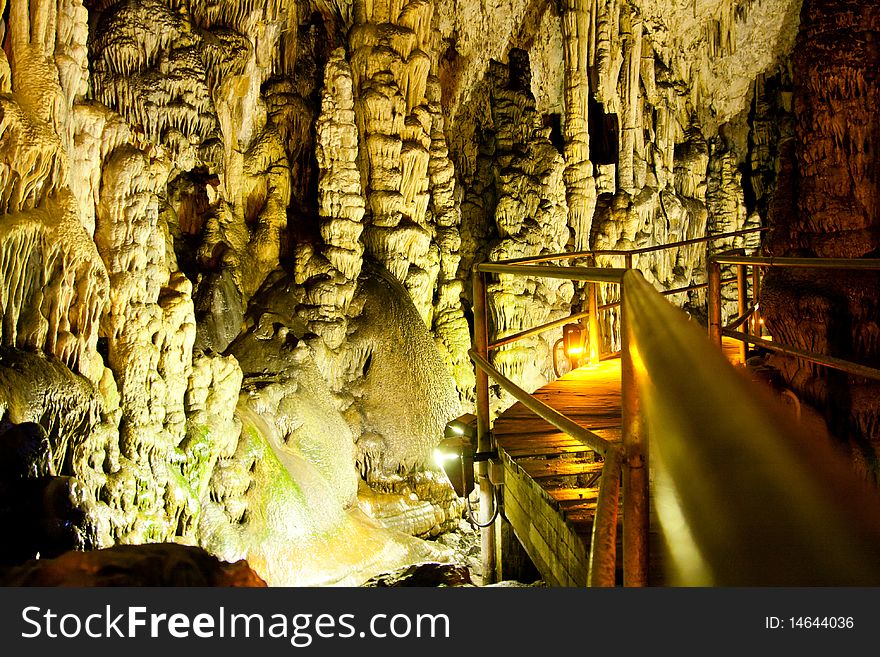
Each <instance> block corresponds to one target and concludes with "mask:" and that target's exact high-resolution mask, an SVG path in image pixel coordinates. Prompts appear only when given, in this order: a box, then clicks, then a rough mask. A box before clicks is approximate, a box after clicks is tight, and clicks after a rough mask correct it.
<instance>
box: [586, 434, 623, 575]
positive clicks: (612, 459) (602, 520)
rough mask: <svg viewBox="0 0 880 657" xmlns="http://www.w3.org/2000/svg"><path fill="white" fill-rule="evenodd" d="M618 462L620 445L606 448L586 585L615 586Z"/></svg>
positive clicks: (618, 489) (618, 485)
mask: <svg viewBox="0 0 880 657" xmlns="http://www.w3.org/2000/svg"><path fill="white" fill-rule="evenodd" d="M621 459H622V456H621V449H620V447H619V446H614V447H613V448H611V449H609V450H608V453H607V454H606V455H605V465H604V467H603V468H602V481H601V483H600V484H599V499H598V500H596V516H595V518H594V519H593V535H592V537H591V539H590V563H589V574H588V575H587V583H588V584H589V586H614V585H615V584H616V583H617V581H616V577H615V571H616V568H617V507H618V503H619V500H620V466H621Z"/></svg>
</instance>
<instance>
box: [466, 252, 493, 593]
mask: <svg viewBox="0 0 880 657" xmlns="http://www.w3.org/2000/svg"><path fill="white" fill-rule="evenodd" d="M483 276H484V274H482V273H480V272H479V271H478V270H477V268H476V267H475V268H474V273H473V277H472V280H473V288H472V292H473V301H474V306H473V307H474V344H473V348H474V351H475V352H476V353H477V354H478V355H479V356H481V357H482V358H484V359H486V358H488V353H489V330H488V324H487V322H486V282H485V279H484V278H483ZM476 393H477V451H478V452H489V451H491V450H492V435H491V433H490V432H489V375H488V374H487V373H486V372H485V371H484V370H482V369H481V368H479V367H477V368H476ZM476 475H477V484H478V485H479V487H480V525H486V526H484V527H482V528H481V529H480V556H481V557H482V562H483V583H484V584H493V583H495V582H496V580H497V568H496V563H497V562H496V558H495V544H496V540H495V538H496V537H495V523H494V522H491V520H492V518H493V516H494V514H495V491H494V486H493V485H492V482H491V481H490V480H489V464H488V462H487V461H478V462H477V464H476Z"/></svg>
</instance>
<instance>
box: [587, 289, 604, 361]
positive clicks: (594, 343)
mask: <svg viewBox="0 0 880 657" xmlns="http://www.w3.org/2000/svg"><path fill="white" fill-rule="evenodd" d="M587 297H588V303H589V312H590V314H589V316H588V318H587V319H588V324H587V330H588V333H589V336H590V365H598V364H599V351H600V348H601V339H600V338H599V301H598V299H597V289H596V283H588V284H587Z"/></svg>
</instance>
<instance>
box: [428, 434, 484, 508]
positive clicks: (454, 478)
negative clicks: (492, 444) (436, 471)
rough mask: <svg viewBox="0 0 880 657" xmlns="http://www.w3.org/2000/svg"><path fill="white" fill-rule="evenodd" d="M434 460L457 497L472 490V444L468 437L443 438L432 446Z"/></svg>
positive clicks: (464, 495) (465, 495) (463, 495)
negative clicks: (447, 478)
mask: <svg viewBox="0 0 880 657" xmlns="http://www.w3.org/2000/svg"><path fill="white" fill-rule="evenodd" d="M434 461H435V462H436V463H437V465H438V466H440V467H441V468H443V472H445V473H446V476H447V477H449V483H451V484H452V488H453V489H454V490H455V494H456V495H458V496H459V497H467V496H468V495H470V494H471V491H473V490H474V446H473V444H472V443H471V441H470V439H469V438H466V437H464V436H457V437H453V438H444V439H443V440H441V441H440V443H439V444H438V445H437V447H435V448H434Z"/></svg>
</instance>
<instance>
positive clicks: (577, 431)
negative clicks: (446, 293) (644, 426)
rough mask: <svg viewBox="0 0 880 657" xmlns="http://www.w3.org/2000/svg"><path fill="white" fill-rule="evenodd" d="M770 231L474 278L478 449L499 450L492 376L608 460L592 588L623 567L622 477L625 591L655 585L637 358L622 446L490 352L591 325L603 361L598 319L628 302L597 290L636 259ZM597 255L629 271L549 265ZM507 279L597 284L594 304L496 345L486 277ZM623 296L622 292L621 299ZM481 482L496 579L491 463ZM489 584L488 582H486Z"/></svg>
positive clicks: (494, 266)
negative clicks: (492, 420) (619, 560)
mask: <svg viewBox="0 0 880 657" xmlns="http://www.w3.org/2000/svg"><path fill="white" fill-rule="evenodd" d="M763 230H766V229H764V228H751V229H746V230H740V231H733V232H729V233H721V234H715V235H707V236H705V237H700V238H694V239H688V240H682V241H680V242H674V243H670V244H664V245H659V246H651V247H644V248H640V249H634V250H631V251H621V250H596V251H581V252H575V253H562V254H551V255H544V256H538V257H532V258H518V259H514V260H507V261H503V262H484V263H480V264H478V265H476V266H475V267H474V272H473V309H474V342H473V348H472V349H471V350H470V352H469V355H470V357H471V360H473V361H474V364H475V365H476V398H477V450H478V451H485V452H490V451H492V450H493V449H494V445H493V439H492V435H491V432H490V431H489V377H490V376H491V377H492V379H493V380H494V381H496V382H497V383H498V384H499V385H500V386H501V387H502V388H503V389H504V390H506V391H507V392H508V393H510V394H511V395H512V396H513V397H514V398H515V399H517V400H518V401H520V402H521V403H522V404H523V405H524V406H525V407H526V408H528V409H529V410H530V411H532V412H533V413H535V414H536V415H538V416H539V417H541V418H543V419H544V420H546V421H547V422H549V423H550V424H552V425H553V426H555V427H556V428H558V429H559V430H560V431H563V432H565V433H567V434H568V435H569V436H571V437H572V438H574V439H575V440H578V441H580V442H581V443H582V444H584V445H586V446H588V447H589V448H590V449H593V450H595V451H596V452H597V453H599V454H600V455H602V456H604V457H605V465H604V467H603V476H602V478H601V483H600V491H599V498H598V500H597V506H596V512H595V516H594V524H593V535H592V538H591V549H590V564H589V576H588V580H589V583H590V584H591V585H597V586H612V585H613V584H614V580H615V563H616V556H617V555H616V539H615V536H616V531H617V521H618V515H617V513H618V512H617V509H618V504H619V501H620V499H619V498H620V491H621V487H620V478H621V476H622V477H623V491H624V495H623V514H624V523H623V526H624V532H623V533H624V535H623V563H624V569H623V570H624V584H625V585H628V586H643V585H645V584H646V582H647V568H648V554H647V540H648V539H647V536H648V475H647V465H646V463H647V459H646V454H645V451H644V449H643V444H642V437H641V436H642V434H643V431H641V429H640V426H641V425H640V420H639V401H638V396H637V395H636V394H633V390H632V386H631V385H629V384H628V383H627V382H629V381H631V380H632V378H633V374H632V365H631V362H630V354H629V352H628V350H627V349H626V346H625V344H624V345H622V350H621V368H622V370H621V371H622V374H621V376H622V384H621V386H622V400H621V404H622V423H623V427H622V428H623V441H622V444H618V443H612V442H609V441H607V440H605V439H604V438H601V437H600V436H598V435H597V434H595V433H593V432H591V431H589V430H587V429H585V428H583V427H581V426H580V425H578V424H577V423H575V422H572V421H571V420H569V419H568V418H567V417H565V416H564V415H562V414H560V413H559V412H557V411H556V410H555V409H553V408H551V407H550V406H548V405H546V404H544V403H542V402H540V401H539V400H537V399H536V398H534V397H533V396H531V395H530V394H529V393H527V392H526V391H525V390H523V389H522V388H520V387H519V386H517V385H516V384H515V383H514V382H512V381H511V380H509V379H508V378H507V377H505V376H504V375H503V374H502V373H501V372H500V371H498V370H497V369H496V368H495V367H493V366H492V364H491V363H490V362H489V352H490V351H492V350H494V349H498V348H500V347H502V346H505V345H508V344H511V343H513V342H515V341H517V340H521V339H523V338H526V337H530V336H533V335H536V334H538V333H542V332H544V331H547V330H550V329H552V328H555V327H559V326H561V325H563V324H565V323H568V322H571V321H573V320H584V319H586V320H587V324H588V326H587V329H588V330H587V334H588V335H589V347H588V350H587V351H588V353H589V361H590V362H591V363H595V362H598V360H599V355H600V354H599V345H600V342H601V340H600V336H599V320H598V313H599V312H600V311H602V310H607V309H610V308H614V307H618V306H621V302H620V301H617V302H613V303H609V304H604V305H602V306H600V305H599V304H598V303H597V288H596V285H597V284H602V283H605V284H609V283H610V284H618V285H619V284H621V283H622V281H623V275H624V274H625V273H626V272H627V271H628V270H630V269H631V268H632V264H633V256H634V255H640V254H647V253H653V252H657V251H662V250H666V249H673V248H680V247H682V246H689V245H694V244H702V243H706V242H710V241H713V240H719V239H728V238H733V237H737V236H742V235H748V234H753V233H758V232H761V231H763ZM597 255H610V256H615V255H617V256H623V257H624V264H625V265H626V267H625V268H623V269H619V268H608V267H579V266H570V267H562V266H558V265H547V264H543V263H547V262H551V261H554V260H559V261H567V260H572V259H584V258H590V257H595V256H597ZM488 274H507V275H514V276H515V275H521V276H533V277H547V278H558V279H565V280H570V281H580V282H585V283H587V284H588V285H589V287H588V290H587V299H588V304H589V309H588V310H587V311H586V312H581V313H576V314H574V315H570V316H568V317H565V318H563V319H558V320H553V321H551V322H547V323H545V324H542V325H540V326H537V327H534V328H531V329H527V330H525V331H521V332H519V333H516V334H515V335H509V336H505V337H503V338H501V339H498V340H495V341H493V342H492V343H489V340H488V318H487V312H486V310H487V298H486V275H488ZM707 286H708V283H697V284H694V285H691V286H687V287H682V288H677V289H674V290H667V291H665V292H664V293H661V294H667V295H668V294H676V293H681V292H687V291H690V290H696V289H702V288H705V287H707ZM622 298H623V294H622V293H621V299H622ZM626 322H627V320H626V313H625V312H623V310H622V307H621V325H622V326H623V327H624V330H623V331H622V335H623V336H624V341H625V339H626V335H627V332H626V330H625V327H626ZM476 467H477V472H476V475H477V480H478V482H479V484H480V486H479V490H480V519H481V524H487V525H489V526H487V527H483V528H482V537H481V542H482V555H483V572H484V573H487V574H490V575H489V577H490V578H491V577H492V575H491V574H492V573H495V572H496V563H495V556H496V546H495V533H494V527H493V526H492V525H491V522H490V519H491V518H492V517H493V516H494V513H495V509H494V505H495V493H494V486H493V485H492V483H491V481H490V480H489V477H488V464H487V463H485V462H480V463H477V466H476ZM484 577H485V575H484Z"/></svg>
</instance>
